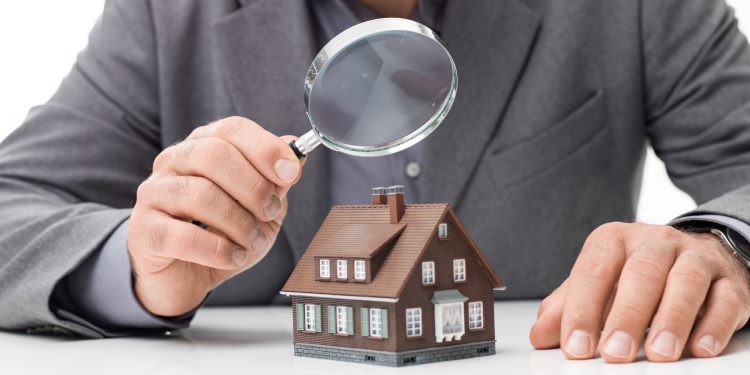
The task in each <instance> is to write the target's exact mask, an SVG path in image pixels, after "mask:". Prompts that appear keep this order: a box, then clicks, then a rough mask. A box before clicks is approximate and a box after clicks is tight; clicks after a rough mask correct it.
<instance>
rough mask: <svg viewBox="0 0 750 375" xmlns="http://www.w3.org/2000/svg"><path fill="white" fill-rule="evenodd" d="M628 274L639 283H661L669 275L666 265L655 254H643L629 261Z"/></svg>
mask: <svg viewBox="0 0 750 375" xmlns="http://www.w3.org/2000/svg"><path fill="white" fill-rule="evenodd" d="M628 263H629V264H628V272H629V273H630V274H631V275H632V276H633V277H634V278H635V279H636V280H638V281H641V282H645V283H649V284H650V283H661V282H662V280H663V279H664V276H665V275H666V273H667V270H666V267H665V265H664V263H663V262H662V261H661V260H660V257H659V256H658V255H656V254H654V253H649V252H646V253H643V254H642V255H640V256H638V257H634V258H631V259H630V260H629V261H628Z"/></svg>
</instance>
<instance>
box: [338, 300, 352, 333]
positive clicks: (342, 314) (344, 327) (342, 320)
mask: <svg viewBox="0 0 750 375" xmlns="http://www.w3.org/2000/svg"><path fill="white" fill-rule="evenodd" d="M348 324H349V322H347V321H346V306H336V333H338V334H343V335H347V334H349V328H348V327H349V325H348Z"/></svg>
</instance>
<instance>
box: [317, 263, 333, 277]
mask: <svg viewBox="0 0 750 375" xmlns="http://www.w3.org/2000/svg"><path fill="white" fill-rule="evenodd" d="M318 276H319V277H320V278H321V279H330V278H331V261H330V260H328V259H321V260H320V269H319V270H318Z"/></svg>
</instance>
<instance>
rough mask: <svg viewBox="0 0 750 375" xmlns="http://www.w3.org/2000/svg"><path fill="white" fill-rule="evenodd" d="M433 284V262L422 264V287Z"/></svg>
mask: <svg viewBox="0 0 750 375" xmlns="http://www.w3.org/2000/svg"><path fill="white" fill-rule="evenodd" d="M433 284H435V262H422V285H433Z"/></svg>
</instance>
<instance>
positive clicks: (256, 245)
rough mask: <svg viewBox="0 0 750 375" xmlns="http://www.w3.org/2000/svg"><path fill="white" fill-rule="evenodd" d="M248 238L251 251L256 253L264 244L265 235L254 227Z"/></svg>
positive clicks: (258, 228)
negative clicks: (251, 246)
mask: <svg viewBox="0 0 750 375" xmlns="http://www.w3.org/2000/svg"><path fill="white" fill-rule="evenodd" d="M250 236H251V237H250V238H251V241H252V245H253V250H255V251H258V250H260V249H262V248H263V246H264V245H265V244H266V234H265V233H263V231H262V230H260V227H255V230H253V234H251V235H250Z"/></svg>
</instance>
